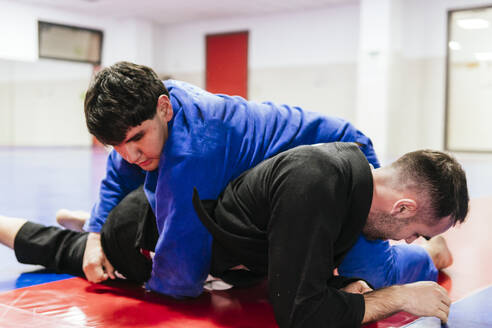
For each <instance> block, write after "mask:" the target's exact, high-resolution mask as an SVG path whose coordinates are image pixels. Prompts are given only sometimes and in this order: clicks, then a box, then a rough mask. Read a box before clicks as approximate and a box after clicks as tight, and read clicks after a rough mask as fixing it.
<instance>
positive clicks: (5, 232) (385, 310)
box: [0, 143, 468, 327]
mask: <svg viewBox="0 0 492 328" xmlns="http://www.w3.org/2000/svg"><path fill="white" fill-rule="evenodd" d="M193 205H194V207H195V209H196V212H197V213H198V216H199V218H200V219H201V221H202V222H203V224H204V225H205V227H206V228H207V229H208V230H209V231H210V233H211V234H212V236H213V238H214V241H213V247H212V256H211V268H210V272H211V274H212V275H213V276H215V277H219V278H222V279H223V280H224V281H226V282H228V283H230V284H233V285H237V286H240V285H242V286H245V285H249V284H252V283H254V282H256V281H258V280H259V279H263V278H264V277H267V278H268V291H269V296H270V300H271V302H272V305H273V309H274V312H275V317H276V320H277V322H278V324H279V326H280V327H321V326H327V327H358V326H360V324H361V323H366V322H369V321H373V320H378V319H381V318H383V317H385V316H388V315H390V314H392V313H394V312H397V311H400V310H405V311H408V312H410V313H413V314H415V315H419V316H437V317H439V318H440V319H441V320H442V321H443V322H446V320H447V317H448V313H449V305H450V300H449V298H448V296H447V293H446V291H445V290H444V289H443V288H442V287H440V286H439V285H437V284H436V283H434V282H418V283H412V284H406V285H396V286H392V287H388V288H384V289H381V290H376V291H372V289H371V288H370V287H369V286H368V285H367V284H366V283H365V282H364V281H361V280H359V278H353V277H344V276H342V275H339V276H334V275H333V270H334V269H335V268H337V267H338V266H339V265H340V263H342V261H343V258H344V256H345V255H346V254H347V252H349V251H350V249H351V248H352V247H353V245H354V244H355V243H356V241H357V239H358V238H359V234H360V233H361V232H362V233H363V234H364V235H366V236H367V237H368V238H370V239H381V238H391V239H396V240H400V239H405V240H406V241H407V242H411V241H413V240H415V239H416V238H417V237H418V236H425V237H427V238H432V237H434V236H436V235H438V234H440V233H443V232H444V231H446V230H447V229H449V228H450V227H451V226H453V225H455V224H456V223H457V222H463V220H464V219H465V216H466V214H467V212H468V191H467V185H466V177H465V173H464V172H463V170H462V168H461V166H460V165H459V164H458V163H457V162H456V161H455V160H454V159H453V158H452V157H450V156H449V155H447V154H445V153H442V152H436V151H427V150H424V151H416V152H412V153H408V154H406V155H404V156H403V157H401V158H400V159H399V160H398V161H396V162H395V163H393V164H392V165H390V166H388V167H384V168H379V169H375V170H371V168H370V165H369V163H368V162H367V160H366V159H365V157H364V155H363V154H362V152H361V151H360V149H359V147H358V146H357V145H356V144H353V143H329V144H318V145H314V146H299V147H296V148H294V149H291V150H288V151H285V152H283V153H280V154H278V155H276V156H274V157H272V158H270V159H267V160H265V161H263V162H262V163H260V164H259V165H257V166H256V167H254V168H252V169H250V170H248V171H246V172H245V173H243V174H242V175H240V176H239V177H238V178H236V179H235V180H233V181H232V182H231V183H229V184H228V185H227V187H226V189H225V190H224V192H223V193H222V194H221V195H220V196H219V197H218V199H216V200H206V201H201V200H200V199H199V197H198V192H197V191H196V189H195V192H194V195H193ZM155 222H156V221H155V216H154V214H153V211H152V209H151V207H150V205H149V203H148V200H147V198H146V196H145V194H144V192H143V189H142V188H138V189H137V190H135V191H133V192H131V193H130V194H129V195H128V196H126V197H125V199H123V200H122V201H121V202H120V203H119V204H118V205H117V206H116V207H115V208H114V209H113V210H112V211H111V213H110V215H109V216H108V219H107V221H106V222H105V223H104V225H103V228H102V231H101V242H102V247H103V249H104V252H105V254H106V256H107V257H108V258H109V261H110V262H111V263H112V264H113V265H114V267H115V268H116V269H117V272H119V273H121V274H123V275H124V276H125V277H126V278H127V279H130V280H132V281H135V282H139V283H142V282H145V281H146V280H147V279H149V277H150V274H151V271H152V261H151V259H150V258H148V257H147V256H146V255H145V254H146V252H145V251H143V252H141V250H147V251H149V250H150V251H152V250H154V249H155V246H156V244H157V243H158V239H159V238H160V237H159V233H158V231H157V227H156V223H155ZM87 236H88V233H87V232H75V231H70V230H63V229H60V228H56V227H44V226H41V225H38V224H35V223H31V222H26V220H23V219H17V218H6V217H0V243H3V244H5V245H7V246H9V247H11V248H14V250H15V253H16V256H17V259H18V260H19V261H20V262H23V263H30V264H41V265H44V266H47V267H49V268H51V269H54V270H57V271H61V272H68V273H72V274H76V275H79V276H84V273H83V272H82V265H81V264H82V257H83V253H84V246H85V242H86V240H87ZM436 238H439V237H436ZM180 265H181V262H179V261H178V262H176V263H175V266H176V267H179V266H180Z"/></svg>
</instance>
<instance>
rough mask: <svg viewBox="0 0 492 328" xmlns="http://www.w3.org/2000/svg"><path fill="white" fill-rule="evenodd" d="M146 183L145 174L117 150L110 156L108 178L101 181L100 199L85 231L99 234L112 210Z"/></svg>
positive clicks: (107, 167)
mask: <svg viewBox="0 0 492 328" xmlns="http://www.w3.org/2000/svg"><path fill="white" fill-rule="evenodd" d="M144 181H145V172H144V171H143V170H142V169H141V168H139V167H138V166H137V165H133V164H130V163H128V162H127V161H125V160H124V159H123V158H122V157H121V156H120V155H119V154H118V153H117V152H116V151H115V150H112V151H111V153H110V154H109V156H108V160H107V164H106V176H105V178H104V179H103V180H102V181H101V186H100V188H99V199H98V201H97V202H96V204H95V205H94V206H93V208H92V212H91V218H90V219H89V220H88V221H87V222H86V224H85V226H84V230H86V231H89V232H99V231H100V230H101V228H102V226H103V224H104V222H105V221H106V218H107V216H108V214H109V212H111V210H112V209H113V208H114V207H115V206H116V205H118V203H119V202H120V201H121V200H122V199H123V198H125V196H126V195H128V194H129V193H130V192H131V191H133V190H135V189H137V188H138V187H139V186H140V185H141V184H143V183H144Z"/></svg>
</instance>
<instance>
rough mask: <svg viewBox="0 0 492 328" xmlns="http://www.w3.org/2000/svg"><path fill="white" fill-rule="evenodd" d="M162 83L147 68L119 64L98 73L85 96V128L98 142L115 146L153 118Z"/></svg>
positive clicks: (131, 64) (164, 88) (162, 93)
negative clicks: (134, 129) (132, 129)
mask: <svg viewBox="0 0 492 328" xmlns="http://www.w3.org/2000/svg"><path fill="white" fill-rule="evenodd" d="M160 95H166V96H168V97H169V92H168V91H167V89H166V87H165V86H164V83H162V81H160V80H159V78H158V77H157V74H156V73H155V72H154V71H153V70H152V69H151V68H149V67H147V66H143V65H137V64H133V63H129V62H119V63H116V64H114V65H112V66H110V67H107V68H105V69H103V70H102V71H100V72H99V73H98V74H97V75H96V76H95V78H94V80H93V82H92V83H91V85H90V86H89V89H88V90H87V93H86V95H85V102H84V112H85V119H86V124H87V128H88V129H89V132H90V133H91V134H92V135H94V136H95V137H96V138H97V139H98V140H99V141H100V142H102V143H103V144H107V145H117V144H120V143H121V142H123V140H125V136H126V133H127V132H128V130H129V129H130V128H132V127H135V126H138V125H140V124H141V123H142V122H143V121H145V120H148V119H152V118H153V117H154V116H155V114H156V107H157V100H158V99H159V96H160Z"/></svg>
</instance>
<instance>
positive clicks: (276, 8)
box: [15, 0, 359, 24]
mask: <svg viewBox="0 0 492 328" xmlns="http://www.w3.org/2000/svg"><path fill="white" fill-rule="evenodd" d="M15 2H16V3H25V4H30V5H36V6H42V7H51V8H57V9H63V10H69V11H76V12H78V13H84V14H90V15H103V16H108V15H109V16H111V17H117V18H127V17H133V18H141V19H145V20H151V21H153V22H156V23H159V24H175V23H183V22H190V21H194V20H206V19H217V18H231V17H245V16H259V15H265V14H273V13H283V12H295V11H301V10H316V9H321V8H327V7H333V6H339V5H347V4H358V3H359V0H174V1H170V0H16V1H15Z"/></svg>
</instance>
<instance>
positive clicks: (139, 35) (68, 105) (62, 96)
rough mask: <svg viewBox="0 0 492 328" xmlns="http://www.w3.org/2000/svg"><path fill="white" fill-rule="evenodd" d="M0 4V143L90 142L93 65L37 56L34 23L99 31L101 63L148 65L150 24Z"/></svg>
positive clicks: (106, 64) (85, 143) (150, 55)
mask: <svg viewBox="0 0 492 328" xmlns="http://www.w3.org/2000/svg"><path fill="white" fill-rule="evenodd" d="M0 8H1V10H0V31H1V32H0V73H1V75H0V145H9V146H11V145H15V146H53V145H60V146H62V145H68V146H73V145H90V144H91V142H92V141H91V138H90V136H89V134H88V132H87V129H86V127H85V120H84V118H83V97H84V92H85V90H86V88H87V86H88V84H89V81H90V78H91V76H92V71H93V68H92V65H90V64H84V63H73V62H68V61H55V60H46V59H40V60H37V56H38V54H37V48H38V45H37V21H38V20H43V21H48V22H53V23H60V24H67V25H75V26H82V27H89V28H95V29H101V30H103V32H104V43H103V54H102V64H103V66H108V65H111V64H113V63H114V62H117V61H120V60H128V61H133V62H138V63H140V64H144V65H149V66H152V65H153V54H154V51H153V42H152V41H153V33H154V24H152V23H151V22H146V21H143V20H140V19H136V18H135V19H114V18H111V17H108V16H94V15H91V16H89V15H80V14H78V13H72V12H68V11H62V10H53V9H49V8H43V7H37V6H28V5H20V4H17V3H14V2H7V1H0ZM109 14H110V13H109Z"/></svg>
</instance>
